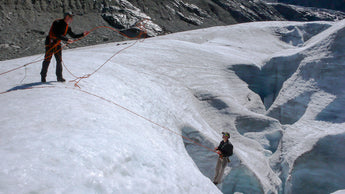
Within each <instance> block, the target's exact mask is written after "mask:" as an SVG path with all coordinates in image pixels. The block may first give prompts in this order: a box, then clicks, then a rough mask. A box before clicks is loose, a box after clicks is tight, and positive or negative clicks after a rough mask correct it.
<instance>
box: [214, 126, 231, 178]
mask: <svg viewBox="0 0 345 194" xmlns="http://www.w3.org/2000/svg"><path fill="white" fill-rule="evenodd" d="M222 134H223V140H222V141H221V142H220V144H219V146H218V147H216V148H215V150H216V151H217V153H218V154H219V158H218V160H217V166H216V174H215V176H214V179H213V183H214V184H215V185H217V184H219V183H220V182H221V180H222V177H223V174H224V170H225V167H226V165H227V164H228V163H229V162H230V160H229V156H231V155H232V153H233V145H232V144H231V143H230V141H229V138H230V134H229V133H228V132H222Z"/></svg>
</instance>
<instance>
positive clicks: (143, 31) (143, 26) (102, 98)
mask: <svg viewBox="0 0 345 194" xmlns="http://www.w3.org/2000/svg"><path fill="white" fill-rule="evenodd" d="M147 20H148V19H145V20H143V21H147ZM143 21H142V22H143ZM142 22H140V23H139V24H140V25H139V24H138V25H137V27H138V28H139V29H140V30H141V32H140V34H139V35H138V36H136V37H134V38H132V37H129V36H127V35H125V34H123V33H122V32H120V31H118V30H116V29H114V28H112V27H108V26H98V27H95V28H93V29H91V30H90V31H89V33H88V34H90V33H91V32H93V31H95V30H97V29H100V28H107V29H111V30H113V31H115V32H117V33H119V34H121V35H123V36H125V37H127V38H129V39H137V38H140V37H141V36H142V35H143V33H145V34H146V30H145V25H142ZM88 34H86V35H85V36H83V37H81V38H79V39H76V40H74V41H73V42H72V43H74V42H76V41H79V40H81V39H83V38H85V37H86V36H87V35H88ZM137 42H138V40H137V41H135V42H134V43H133V44H131V45H130V46H128V47H125V48H123V49H121V50H120V51H118V52H116V53H115V54H114V55H112V56H111V57H110V58H109V59H107V60H106V61H105V62H104V63H103V64H102V65H100V66H99V67H98V68H97V69H96V70H95V71H93V72H92V73H90V74H87V75H84V76H82V77H77V76H75V75H74V74H73V73H72V72H71V71H70V70H69V69H68V68H67V67H66V65H65V64H64V63H63V65H64V67H65V68H66V70H67V71H68V72H69V73H70V74H71V75H72V76H73V77H75V78H76V79H75V80H72V81H74V82H75V84H74V86H75V87H78V88H79V91H81V92H83V93H84V94H88V95H91V96H94V97H97V98H99V99H101V100H104V101H106V102H109V103H111V104H113V105H115V106H117V107H119V108H121V109H124V110H125V111H127V112H130V113H132V114H134V115H136V116H138V117H140V118H142V119H144V120H146V121H148V122H150V123H152V124H154V125H156V126H158V127H160V128H162V129H165V130H168V131H170V132H171V133H173V134H175V135H178V136H181V137H182V138H183V139H186V140H188V141H190V142H192V143H194V144H195V145H198V146H200V147H203V148H205V149H207V150H209V151H211V152H215V153H217V152H216V151H215V150H213V149H211V148H209V147H206V146H204V145H202V144H200V143H198V142H196V141H194V140H192V139H190V138H188V137H186V136H184V135H181V134H179V133H177V132H175V131H174V130H172V129H170V128H168V127H165V126H163V125H160V124H158V123H157V122H154V121H152V120H150V119H148V118H146V117H144V116H142V115H140V114H138V113H136V112H134V111H132V110H130V109H128V108H126V107H124V106H121V105H120V104H118V103H116V102H114V101H111V100H109V99H106V98H104V97H102V96H99V95H96V94H93V93H90V92H88V91H85V90H82V89H81V88H80V86H78V83H79V82H80V81H81V80H82V79H86V78H89V77H90V76H92V75H93V74H95V73H96V72H97V71H99V70H100V69H101V68H102V67H103V66H104V65H105V64H106V63H108V62H109V61H110V60H111V59H112V58H113V57H115V56H116V55H118V54H119V53H121V52H122V51H124V50H126V49H128V48H130V47H132V46H134V45H135V44H136V43H137ZM67 45H68V44H66V45H64V46H63V47H61V49H63V48H64V47H66V46H67ZM56 46H57V45H54V46H53V47H52V48H51V49H53V48H54V47H56ZM61 49H59V50H57V51H55V52H54V53H56V52H59V51H60V50H61ZM54 53H53V54H54ZM48 57H50V56H48ZM46 58H47V57H46ZM46 58H44V59H46ZM44 59H43V60H44ZM39 61H42V60H38V61H33V62H30V63H27V64H24V65H22V66H19V67H17V68H14V69H11V70H9V71H6V72H3V73H0V75H4V74H6V73H9V72H12V71H15V70H18V69H20V68H23V67H26V66H28V65H30V64H33V63H36V62H39ZM37 88H56V86H39V87H37V86H36V87H29V88H25V89H22V90H30V89H37ZM65 88H68V87H65ZM12 91H15V90H8V91H5V92H0V95H2V94H6V93H9V92H12Z"/></svg>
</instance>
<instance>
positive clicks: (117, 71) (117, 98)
mask: <svg viewBox="0 0 345 194" xmlns="http://www.w3.org/2000/svg"><path fill="white" fill-rule="evenodd" d="M344 39H345V20H343V21H339V22H335V23H330V22H311V23H299V22H257V23H246V24H238V25H232V26H222V27H213V28H209V29H201V30H195V31H188V32H182V33H176V34H171V35H166V36H161V37H155V38H150V39H146V40H145V41H143V42H135V41H126V42H121V43H111V44H105V45H98V46H91V47H84V48H78V49H73V50H65V51H63V59H64V62H65V64H66V66H67V67H68V68H69V70H70V71H71V72H73V74H75V75H78V76H83V75H86V74H89V73H91V72H93V71H94V70H95V69H96V68H97V67H99V65H101V64H103V63H104V62H105V61H106V60H107V59H108V58H110V57H111V56H112V55H113V54H114V53H115V52H118V51H119V50H121V49H123V48H125V47H128V46H129V45H131V44H135V45H134V46H133V47H130V48H128V49H126V50H124V51H123V52H121V53H120V54H118V55H117V56H115V57H114V58H113V59H112V60H111V61H110V62H109V63H107V64H106V65H105V66H104V67H103V68H102V69H100V70H99V71H98V72H97V73H95V74H94V75H92V76H91V77H89V78H87V79H83V80H81V81H80V83H79V86H80V88H81V89H79V88H77V87H74V83H73V82H69V81H70V80H73V79H74V77H73V76H72V75H71V74H69V73H68V72H67V71H66V70H65V71H64V76H65V78H66V79H67V80H68V81H67V82H66V83H57V82H55V75H54V72H55V61H52V63H51V66H50V70H49V73H48V77H47V80H48V82H47V83H45V84H42V83H40V82H38V81H39V80H40V77H39V72H40V68H41V64H40V63H35V64H33V65H29V66H27V67H26V68H25V70H23V69H22V70H18V71H14V72H11V73H8V74H5V75H2V76H0V93H1V92H4V93H1V94H0V106H1V110H0V122H1V128H0V137H1V140H0V155H1V156H2V160H1V161H0V167H1V168H0V193H221V192H223V193H235V192H238V193H332V192H336V193H342V192H343V191H341V190H344V189H345V178H344V177H345V164H344V160H345V151H344V149H343V147H344V146H345V110H344V105H345V98H344V95H345V86H344V81H345V68H344V67H345V62H344V61H345V56H344V49H345V40H344ZM39 57H42V56H32V57H25V58H19V59H15V60H9V61H1V62H0V73H1V72H5V71H7V70H9V69H11V68H14V67H18V66H20V65H23V64H26V63H28V62H31V61H34V60H36V59H37V58H39ZM23 78H24V80H23ZM21 81H22V83H20V82H21ZM6 91H8V92H6ZM85 91H87V92H89V94H88V93H85ZM95 95H98V96H99V97H97V96H95ZM100 97H102V98H100ZM133 113H134V114H133ZM143 117H144V118H143ZM148 120H149V121H148ZM170 130H172V131H170ZM222 131H229V132H230V133H231V139H230V140H231V142H232V143H233V145H234V155H233V156H232V157H231V160H232V161H231V163H230V165H229V168H227V169H226V176H225V177H224V182H223V184H221V185H219V186H218V187H216V186H215V185H214V184H213V183H212V178H213V176H214V169H215V164H216V159H217V156H216V154H215V153H213V152H211V151H209V150H207V149H205V148H203V147H200V146H198V145H196V144H194V143H191V142H190V141H187V140H183V138H182V137H181V136H180V135H179V134H181V135H184V136H186V137H188V138H191V139H193V140H194V141H197V142H199V143H201V144H202V145H204V146H207V147H209V148H211V149H213V148H214V147H215V146H217V145H218V143H219V142H220V140H221V136H220V133H221V132H222ZM338 190H339V191H338Z"/></svg>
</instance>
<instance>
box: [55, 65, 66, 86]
mask: <svg viewBox="0 0 345 194" xmlns="http://www.w3.org/2000/svg"><path fill="white" fill-rule="evenodd" d="M56 77H57V81H58V82H65V81H66V80H65V79H64V78H63V77H62V64H61V61H57V62H56Z"/></svg>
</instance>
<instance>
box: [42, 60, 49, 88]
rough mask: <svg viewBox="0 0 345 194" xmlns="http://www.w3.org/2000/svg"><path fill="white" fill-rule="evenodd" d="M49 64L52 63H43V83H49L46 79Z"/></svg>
mask: <svg viewBox="0 0 345 194" xmlns="http://www.w3.org/2000/svg"><path fill="white" fill-rule="evenodd" d="M49 63H50V61H43V63H42V70H41V82H43V83H45V82H47V81H46V77H47V71H48V67H49Z"/></svg>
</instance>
